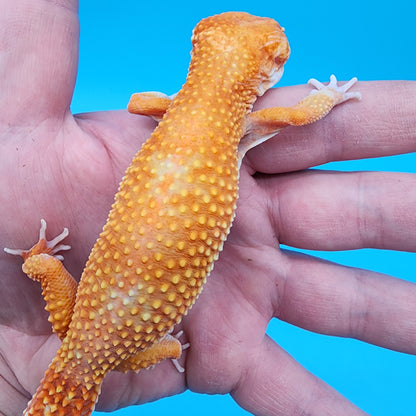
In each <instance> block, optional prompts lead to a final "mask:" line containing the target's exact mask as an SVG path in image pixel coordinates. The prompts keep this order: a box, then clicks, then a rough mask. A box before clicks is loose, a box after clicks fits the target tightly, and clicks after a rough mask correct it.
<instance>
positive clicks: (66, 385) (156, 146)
mask: <svg viewBox="0 0 416 416" xmlns="http://www.w3.org/2000/svg"><path fill="white" fill-rule="evenodd" d="M192 42H193V50H192V54H191V63H190V67H189V73H188V77H187V80H186V83H185V84H184V86H183V88H182V89H181V90H180V91H179V93H178V94H177V95H176V96H175V98H173V99H170V98H168V97H166V96H164V95H161V94H157V93H144V94H135V95H133V96H132V99H131V101H130V104H129V107H128V108H129V110H130V111H131V112H134V113H138V114H146V115H149V116H152V117H154V118H156V119H161V122H160V124H159V125H158V127H157V128H156V129H155V131H154V132H153V134H152V135H151V136H150V138H149V139H148V140H147V141H146V143H145V144H144V145H143V146H142V148H141V149H140V151H139V152H138V153H137V154H136V156H135V157H134V159H133V161H132V163H131V165H130V166H129V168H128V169H127V171H126V174H125V176H124V178H123V180H122V182H121V184H120V189H119V191H118V193H117V194H116V196H115V202H114V204H113V206H112V209H111V211H110V213H109V217H108V220H107V223H106V224H105V226H104V229H103V231H102V233H101V234H100V236H99V238H98V240H97V242H96V244H95V245H94V248H93V249H92V252H91V254H90V257H89V259H88V262H87V264H86V266H85V269H84V271H83V274H82V277H81V280H80V283H79V285H78V287H77V288H76V286H75V283H74V280H73V279H72V277H71V276H70V275H69V274H68V273H67V272H66V271H65V270H64V269H63V267H62V264H61V262H60V260H59V259H58V258H57V256H56V252H57V251H59V250H62V249H66V248H68V247H66V246H62V245H58V243H59V242H60V240H62V239H63V238H64V237H65V236H66V233H65V232H64V233H63V234H62V235H60V236H58V237H57V238H56V239H54V240H53V241H52V242H47V241H46V238H45V224H44V223H43V225H42V229H41V235H40V239H39V242H38V243H37V244H36V245H35V246H34V247H33V248H32V249H30V250H28V251H24V250H8V252H11V253H12V254H20V255H22V256H23V258H24V260H25V263H24V265H23V269H24V271H25V272H26V273H27V274H28V275H29V276H30V277H32V278H34V279H36V280H39V281H40V282H41V284H42V287H43V288H44V293H45V298H46V302H47V309H48V310H49V311H50V312H51V317H50V320H51V322H52V325H53V328H54V330H55V332H57V333H58V335H59V336H60V337H61V339H62V345H61V347H60V349H59V350H58V352H57V354H56V357H55V358H54V359H53V361H52V363H51V364H50V366H49V368H48V369H47V371H46V374H45V376H44V378H43V380H42V381H41V384H40V387H39V388H38V390H37V391H36V393H35V394H34V396H33V398H32V400H31V401H30V402H29V404H28V407H27V409H26V410H25V413H24V414H25V415H37V416H38V415H53V416H55V415H56V416H57V415H60V416H62V415H64V416H65V415H68V416H69V415H72V416H79V415H83V416H85V415H89V414H90V413H91V412H92V410H93V408H94V404H95V402H96V400H97V397H98V394H99V391H100V386H101V382H102V380H103V378H104V377H105V375H106V374H107V373H108V372H109V371H112V370H119V371H129V370H134V371H138V370H140V369H141V368H146V367H149V366H151V365H154V364H155V363H157V362H159V361H161V360H163V359H166V358H178V357H180V355H181V350H182V346H181V344H180V342H179V341H178V340H177V339H176V338H174V337H172V336H170V335H169V334H170V333H171V332H172V330H173V328H174V326H175V324H177V323H178V322H180V321H181V319H182V318H183V317H184V316H185V315H186V313H187V312H188V310H189V309H190V307H191V306H192V305H193V303H194V302H195V300H196V299H197V297H198V295H199V294H200V292H201V289H202V287H203V284H204V282H205V281H206V278H207V276H208V275H209V273H210V271H211V270H212V268H213V265H214V262H215V260H216V259H217V258H218V255H219V253H220V251H221V249H222V246H223V243H224V241H225V240H226V238H227V234H228V232H229V230H230V227H231V223H232V220H233V218H234V214H235V208H236V202H237V196H238V167H239V164H240V163H241V159H242V158H243V156H244V154H245V153H246V152H247V150H248V149H250V148H251V147H253V146H255V145H257V144H259V143H261V142H263V141H264V140H266V139H267V138H269V137H271V136H273V135H275V134H276V132H278V131H279V130H280V129H281V128H283V127H285V126H287V125H300V124H307V123H310V122H312V121H316V120H317V119H319V118H322V117H323V116H325V114H327V113H328V112H329V111H330V110H331V109H332V107H334V106H335V105H336V104H339V103H340V102H343V101H345V100H347V99H350V98H359V95H358V93H347V92H346V91H347V90H348V89H349V88H350V87H351V85H353V84H354V82H355V80H352V81H351V82H350V83H348V84H346V85H344V86H343V87H338V86H337V84H336V80H335V78H331V83H330V84H329V85H328V86H323V85H322V84H320V83H318V82H317V81H312V83H313V84H314V86H315V87H316V88H317V91H315V93H314V94H312V95H310V96H308V97H307V98H305V99H304V100H302V101H301V102H300V103H298V104H297V105H296V106H294V107H287V108H282V107H277V108H272V109H267V110H261V111H258V112H254V113H252V112H251V110H252V105H253V103H254V101H255V100H256V98H257V96H259V95H262V94H263V93H264V91H266V90H267V89H268V88H269V87H271V86H272V85H273V84H274V83H275V82H277V81H278V79H279V78H280V76H281V74H282V71H283V65H284V63H285V61H286V60H287V58H288V56H289V45H288V43H287V40H286V37H285V35H284V32H283V29H282V28H281V27H280V26H279V25H278V24H277V23H276V22H275V21H274V20H272V19H268V18H259V17H255V16H251V15H249V14H246V13H225V14H222V15H217V16H213V17H210V18H207V19H204V20H202V21H201V22H200V23H199V24H198V25H197V27H196V28H195V30H194V33H193V37H192ZM162 117H163V118H162ZM75 292H76V299H75ZM63 293H67V296H65V295H63ZM64 304H65V307H62V305H64ZM57 305H59V306H60V307H57Z"/></svg>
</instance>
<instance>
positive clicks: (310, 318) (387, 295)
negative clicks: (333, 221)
mask: <svg viewBox="0 0 416 416" xmlns="http://www.w3.org/2000/svg"><path fill="white" fill-rule="evenodd" d="M281 262H282V270H284V271H285V272H284V273H282V274H281V279H280V280H279V282H278V285H277V288H278V296H277V301H275V303H274V310H275V316H277V317H278V318H279V319H282V320H284V321H287V322H289V323H291V324H293V325H296V326H299V327H302V328H305V329H308V330H310V331H314V332H318V333H321V334H327V335H334V336H342V337H350V338H355V339H359V340H362V341H365V342H368V343H371V344H375V345H378V346H381V347H384V348H389V349H392V350H396V351H401V352H405V353H409V354H415V353H416V303H415V301H414V300H415V299H416V285H415V284H413V283H410V282H406V281H403V280H400V279H394V278H392V277H389V276H386V275H383V274H381V273H375V272H370V271H367V270H362V269H354V268H350V267H344V266H340V265H337V264H334V263H329V262H326V261H322V260H320V259H317V258H314V257H310V256H306V255H302V254H299V253H293V252H286V253H285V255H284V256H282V259H281Z"/></svg>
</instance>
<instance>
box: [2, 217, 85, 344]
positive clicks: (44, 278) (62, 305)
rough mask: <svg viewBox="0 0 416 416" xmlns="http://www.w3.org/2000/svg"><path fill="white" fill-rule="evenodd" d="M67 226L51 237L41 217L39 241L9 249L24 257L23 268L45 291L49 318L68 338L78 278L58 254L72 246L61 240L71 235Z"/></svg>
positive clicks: (56, 329)
mask: <svg viewBox="0 0 416 416" xmlns="http://www.w3.org/2000/svg"><path fill="white" fill-rule="evenodd" d="M68 234H69V232H68V229H66V228H64V230H63V231H62V233H61V234H59V235H58V236H56V237H55V238H53V239H52V240H50V241H49V240H47V239H46V221H45V220H43V219H42V220H41V227H40V231H39V241H38V242H37V243H36V244H35V245H34V246H33V247H32V248H31V249H29V250H24V249H23V250H22V249H9V248H5V249H4V251H5V252H6V253H9V254H13V255H17V256H21V257H22V258H23V260H24V263H23V266H22V270H23V271H24V273H26V274H27V275H28V276H29V277H30V278H31V279H33V280H36V281H37V282H40V284H41V286H42V295H43V297H44V299H45V302H46V307H45V309H46V310H47V311H48V312H49V318H48V320H49V322H50V323H51V324H52V328H53V330H54V332H56V333H57V334H58V336H59V338H61V339H63V338H65V335H66V332H67V330H68V326H69V323H70V322H71V318H72V312H73V309H74V305H75V295H76V291H77V282H76V281H75V279H74V278H73V277H72V276H71V274H70V273H69V272H68V271H67V270H66V269H65V267H64V266H63V264H62V260H63V257H62V256H61V255H59V254H56V253H57V252H59V251H62V250H69V249H70V248H71V247H70V246H68V245H65V244H61V242H62V240H64V239H65V238H66V237H67V236H68Z"/></svg>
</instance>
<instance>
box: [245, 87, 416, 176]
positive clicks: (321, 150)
mask: <svg viewBox="0 0 416 416" xmlns="http://www.w3.org/2000/svg"><path fill="white" fill-rule="evenodd" d="M355 90H356V91H360V92H361V93H362V97H363V98H362V100H361V101H348V102H346V103H344V104H342V105H339V106H337V107H336V108H335V109H334V110H333V111H332V112H331V113H330V114H329V115H328V116H327V117H325V118H324V119H323V120H320V121H318V122H316V123H313V124H311V125H309V126H305V127H288V128H286V129H284V130H282V131H281V132H280V133H279V134H278V135H277V136H275V137H274V138H273V139H270V140H268V141H266V142H265V143H263V144H262V145H259V146H257V147H256V148H254V149H252V150H251V151H250V152H248V154H247V156H246V163H249V164H250V165H251V167H252V169H253V170H254V171H258V172H264V173H278V172H288V171H295V170H301V169H305V168H308V167H311V166H316V165H320V164H323V163H326V162H330V161H335V160H349V159H361V158H368V157H379V156H388V155H395V154H401V153H407V152H414V151H416V140H415V138H416V133H415V129H414V125H415V124H416V115H415V112H414V108H415V107H416V82H414V81H394V82H393V81H390V82H387V81H384V82H359V83H358V84H357V85H356V86H354V91H355ZM310 91H311V89H310V87H309V86H306V85H303V86H297V87H288V88H278V89H273V90H270V92H269V93H267V94H266V95H265V97H264V98H262V99H261V100H259V102H258V104H257V107H258V108H265V107H272V106H276V105H291V104H294V103H295V102H296V101H297V100H298V99H300V98H302V97H304V96H306V95H308V94H309V93H310Z"/></svg>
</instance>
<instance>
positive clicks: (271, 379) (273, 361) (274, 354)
mask: <svg viewBox="0 0 416 416" xmlns="http://www.w3.org/2000/svg"><path fill="white" fill-rule="evenodd" d="M231 394H232V396H233V398H234V399H235V400H236V401H237V403H238V404H239V405H240V406H241V407H243V408H244V409H246V410H248V411H249V412H251V413H253V414H255V415H257V416H269V415H270V416H271V415H273V416H279V415H281V416H286V415H300V414H302V415H310V416H321V415H338V416H343V415H345V416H347V415H348V416H362V415H365V414H366V413H364V412H362V411H361V410H360V409H358V408H357V407H355V406H354V405H353V404H352V403H351V402H349V401H348V400H347V399H345V398H344V397H342V396H341V395H340V394H339V393H337V392H336V391H335V390H333V389H332V388H331V387H329V386H328V385H327V384H325V383H324V382H323V381H321V380H319V379H318V378H316V377H315V376H313V375H312V374H311V373H309V372H308V371H306V370H305V369H304V368H303V367H302V366H301V365H300V364H298V363H297V362H296V361H295V360H294V359H293V358H292V357H290V356H289V355H288V354H287V353H286V352H285V351H283V350H282V349H281V348H280V347H279V346H277V345H276V344H275V343H274V342H273V341H272V340H271V339H270V338H268V337H266V338H265V341H264V343H263V346H262V349H261V351H259V352H258V354H256V355H251V356H247V361H246V368H245V369H244V370H243V371H242V377H241V379H240V381H239V383H238V384H237V386H236V388H235V389H234V391H233V392H232V393H231Z"/></svg>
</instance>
